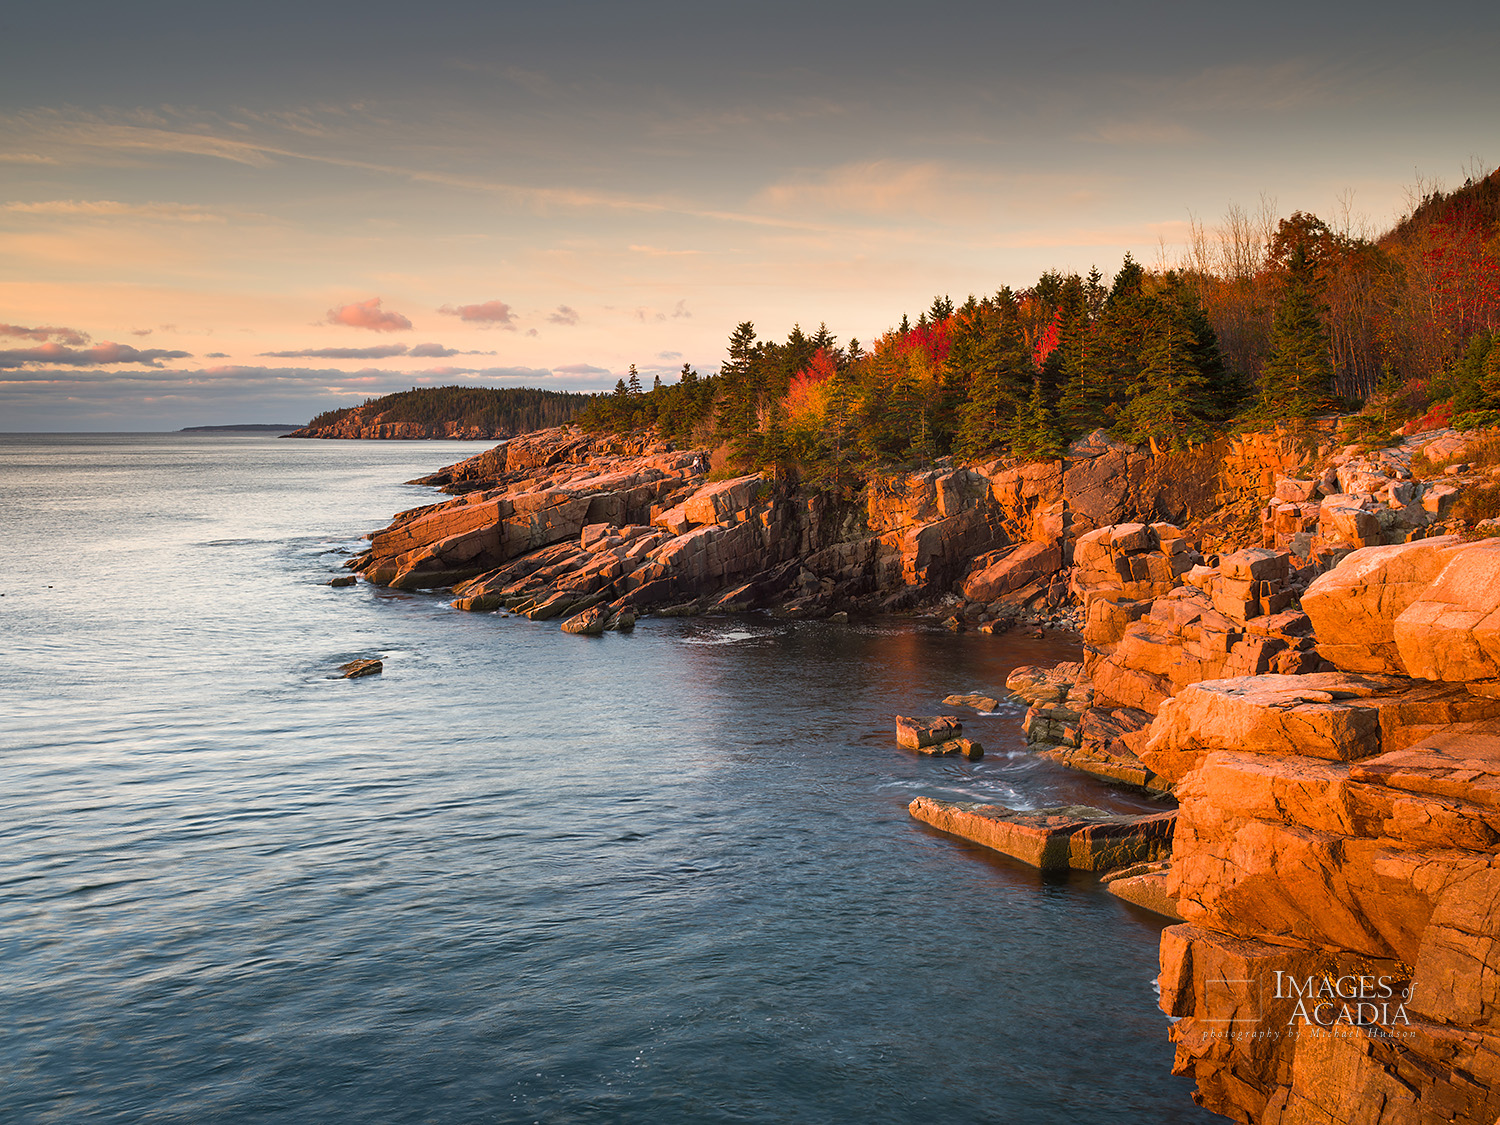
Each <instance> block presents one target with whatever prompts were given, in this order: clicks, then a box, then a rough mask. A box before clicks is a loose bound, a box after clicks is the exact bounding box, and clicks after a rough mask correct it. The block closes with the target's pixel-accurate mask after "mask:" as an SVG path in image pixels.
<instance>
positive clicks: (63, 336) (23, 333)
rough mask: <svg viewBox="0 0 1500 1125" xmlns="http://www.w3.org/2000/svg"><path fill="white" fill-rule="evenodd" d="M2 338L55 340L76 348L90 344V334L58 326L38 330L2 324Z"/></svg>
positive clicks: (0, 326) (42, 327)
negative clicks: (16, 337)
mask: <svg viewBox="0 0 1500 1125" xmlns="http://www.w3.org/2000/svg"><path fill="white" fill-rule="evenodd" d="M0 336H18V337H20V338H21V339H23V340H36V341H37V342H38V343H45V342H46V341H48V340H55V341H57V343H59V344H71V345H73V346H74V347H77V346H79V345H80V344H87V343H88V342H89V334H88V333H87V332H82V331H79V330H78V329H77V328H62V327H59V326H57V325H39V326H38V327H36V328H24V327H22V326H21V325H19V324H0Z"/></svg>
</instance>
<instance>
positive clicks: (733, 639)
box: [682, 629, 768, 645]
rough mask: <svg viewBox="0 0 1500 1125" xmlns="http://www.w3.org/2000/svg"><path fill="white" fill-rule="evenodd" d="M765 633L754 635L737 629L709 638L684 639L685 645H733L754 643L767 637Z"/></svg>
mask: <svg viewBox="0 0 1500 1125" xmlns="http://www.w3.org/2000/svg"><path fill="white" fill-rule="evenodd" d="M767 635H768V634H765V633H752V632H749V631H748V630H743V629H736V630H733V631H731V632H728V633H719V634H717V635H714V636H708V637H683V638H682V643H683V644H685V645H732V644H738V643H739V642H740V641H753V640H757V639H759V638H761V637H764V636H767Z"/></svg>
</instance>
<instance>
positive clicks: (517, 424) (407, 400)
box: [304, 386, 591, 434]
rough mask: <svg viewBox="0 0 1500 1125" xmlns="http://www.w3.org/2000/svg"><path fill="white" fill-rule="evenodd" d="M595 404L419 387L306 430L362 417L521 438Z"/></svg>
mask: <svg viewBox="0 0 1500 1125" xmlns="http://www.w3.org/2000/svg"><path fill="white" fill-rule="evenodd" d="M590 398H591V396H589V395H587V394H581V393H576V392H573V391H548V390H538V389H536V388H533V387H459V386H454V387H413V388H412V389H411V390H409V391H397V392H396V393H395V394H389V395H384V396H382V397H380V398H367V399H365V401H364V402H363V403H361V404H360V405H359V406H346V407H343V408H341V409H339V410H329V411H325V412H324V413H322V414H319V415H318V416H317V417H316V418H314V419H313V420H312V421H311V422H309V423H308V424H307V426H306V427H304V428H305V429H309V430H316V429H323V428H327V427H331V426H334V425H337V424H338V423H339V422H341V421H343V420H344V419H346V418H348V417H349V415H351V414H359V415H360V420H361V421H362V422H363V423H365V424H367V425H379V424H385V423H395V422H414V423H419V424H422V425H443V424H446V423H449V422H452V423H455V424H457V425H459V426H461V427H463V428H464V429H475V430H482V431H484V432H486V433H493V434H502V433H508V434H519V433H525V432H526V431H527V430H540V429H543V428H545V427H547V426H560V425H562V424H563V423H564V422H571V421H572V420H573V418H574V416H575V415H576V414H577V413H578V412H579V411H580V410H582V409H583V408H584V407H585V406H586V405H588V403H589V402H590Z"/></svg>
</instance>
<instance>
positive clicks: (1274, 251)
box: [580, 170, 1500, 484]
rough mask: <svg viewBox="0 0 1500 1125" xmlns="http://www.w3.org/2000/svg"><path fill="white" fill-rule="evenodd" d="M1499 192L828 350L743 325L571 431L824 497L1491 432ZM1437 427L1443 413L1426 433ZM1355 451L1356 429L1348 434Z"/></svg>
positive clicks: (1448, 197)
mask: <svg viewBox="0 0 1500 1125" xmlns="http://www.w3.org/2000/svg"><path fill="white" fill-rule="evenodd" d="M1497 326H1500V170H1497V171H1496V172H1492V173H1491V174H1489V175H1488V176H1486V177H1483V178H1480V179H1477V180H1471V181H1470V182H1468V183H1466V184H1465V185H1464V186H1463V187H1462V188H1460V189H1458V190H1457V191H1454V192H1452V193H1442V192H1435V191H1434V192H1430V193H1428V194H1427V195H1425V196H1424V197H1423V198H1421V199H1420V200H1419V201H1418V202H1417V203H1416V205H1415V206H1414V207H1413V209H1412V211H1411V213H1410V214H1409V215H1407V216H1406V217H1404V218H1403V219H1402V220H1401V222H1400V223H1398V224H1397V225H1396V226H1395V227H1394V228H1393V229H1392V230H1390V231H1388V232H1386V233H1385V234H1382V235H1380V236H1379V237H1376V238H1366V237H1361V236H1358V235H1355V234H1352V233H1349V232H1347V231H1346V232H1340V231H1336V230H1335V229H1333V228H1332V227H1330V225H1329V224H1328V223H1326V222H1325V221H1323V220H1322V219H1319V218H1318V217H1316V216H1313V215H1308V214H1305V213H1302V212H1297V213H1295V214H1293V215H1291V216H1289V217H1285V218H1282V219H1280V220H1276V219H1274V218H1272V217H1271V216H1270V215H1262V216H1260V217H1259V219H1252V218H1251V217H1249V216H1247V215H1246V214H1244V213H1243V212H1240V211H1236V210H1231V212H1230V214H1229V215H1228V216H1226V219H1225V221H1224V223H1223V224H1222V225H1221V226H1220V227H1219V228H1217V229H1215V230H1207V229H1205V228H1203V227H1201V226H1196V225H1195V228H1194V237H1193V239H1192V242H1191V244H1190V245H1189V247H1188V248H1187V251H1186V253H1185V255H1184V259H1183V260H1182V261H1180V262H1179V263H1177V265H1176V266H1175V267H1174V268H1169V269H1158V270H1147V269H1145V268H1143V267H1142V266H1141V265H1140V264H1139V263H1137V262H1135V261H1133V260H1132V259H1131V258H1130V257H1129V256H1127V257H1126V259H1125V261H1124V263H1123V264H1122V265H1121V267H1120V269H1119V271H1118V272H1117V273H1116V274H1115V276H1114V277H1113V278H1112V279H1110V280H1109V281H1108V283H1106V279H1105V278H1104V277H1103V276H1102V275H1101V274H1100V273H1099V272H1098V271H1097V270H1094V271H1092V272H1091V273H1090V274H1089V276H1087V277H1081V276H1079V275H1077V274H1071V275H1067V276H1064V275H1062V274H1059V273H1055V272H1051V273H1047V274H1044V275H1043V276H1042V277H1041V278H1039V279H1038V280H1037V282H1036V283H1035V284H1033V285H1031V286H1030V287H1028V288H1026V289H1022V290H1012V289H1009V288H1003V289H1001V290H1000V291H999V292H997V293H995V294H993V295H990V296H986V297H974V296H970V297H969V298H968V299H967V300H966V301H964V302H963V303H962V304H961V305H955V304H954V302H953V301H952V300H951V299H950V298H948V297H945V296H944V297H938V298H936V299H935V300H934V301H933V302H932V305H931V306H930V307H929V308H927V309H926V310H924V311H923V312H921V313H920V314H919V315H918V317H917V319H916V321H915V323H913V322H912V321H911V320H910V318H909V317H903V318H902V322H901V324H900V325H899V326H898V327H896V328H894V329H892V330H890V331H888V332H886V333H885V334H883V335H882V336H880V337H879V338H878V339H876V340H874V341H872V342H871V343H870V344H869V345H868V347H866V346H863V345H862V344H861V343H860V342H859V341H858V340H852V339H851V340H849V341H848V343H846V344H842V345H841V344H839V342H838V341H837V339H836V338H835V337H834V336H833V335H832V333H830V332H829V330H828V329H827V328H826V327H825V326H821V325H820V327H819V328H818V330H817V331H816V332H815V333H812V334H808V333H806V332H804V331H803V330H802V329H801V328H800V327H798V328H794V329H793V330H792V332H791V334H790V335H789V336H788V337H787V338H786V340H784V341H779V342H778V341H774V340H762V339H758V338H757V336H756V332H755V328H754V325H753V324H751V323H749V322H746V323H743V324H740V325H739V326H738V327H737V328H736V329H735V331H734V333H733V334H732V335H731V337H730V340H729V345H728V355H727V358H726V360H725V362H724V363H723V365H722V367H721V370H720V372H719V373H718V375H716V376H710V377H706V378H704V377H699V376H698V375H697V374H696V373H695V372H693V371H692V369H691V368H688V367H684V369H683V372H682V375H681V378H680V379H679V381H678V382H677V383H675V384H670V385H661V383H660V381H659V380H658V381H657V385H656V386H655V387H653V388H652V389H651V390H649V391H647V390H645V389H644V388H642V387H641V386H640V384H639V379H638V378H637V377H636V376H635V373H634V369H633V368H632V374H631V379H630V381H629V382H628V383H627V382H626V381H624V380H622V381H621V382H620V383H619V384H618V385H617V387H616V389H615V392H614V393H613V394H612V395H600V396H595V397H594V398H593V399H592V400H591V401H590V402H589V404H588V406H587V408H586V409H585V410H584V412H583V413H582V414H581V415H580V421H581V422H582V423H583V424H584V425H585V426H587V427H589V428H593V429H630V428H636V427H640V426H645V425H651V424H655V425H657V426H658V427H659V428H660V429H661V431H662V432H663V433H664V434H665V435H667V436H670V437H676V438H686V437H687V436H688V435H689V434H690V433H694V432H696V433H697V435H698V436H699V437H700V438H704V437H711V438H715V439H717V440H720V441H724V442H728V443H729V444H730V445H731V448H732V449H733V451H734V453H735V454H736V456H737V458H738V459H739V461H740V462H741V463H742V464H743V465H744V466H745V467H747V468H751V467H753V468H760V469H766V470H770V471H772V472H777V473H779V472H783V471H786V472H791V473H795V474H797V475H799V476H800V477H801V478H802V479H805V480H808V481H809V483H813V484H843V483H846V482H852V481H853V480H855V479H857V478H862V477H865V476H868V475H869V474H870V473H871V472H878V471H879V470H880V468H881V467H882V466H887V465H896V464H905V465H912V464H921V463H924V462H927V461H931V460H932V459H934V458H936V457H939V456H943V455H947V454H953V455H955V456H958V457H960V458H965V459H979V458H985V457H991V456H997V455H1002V454H1014V455H1017V456H1022V457H1029V458H1042V457H1049V456H1053V455H1055V454H1056V453H1057V452H1059V451H1060V450H1061V449H1062V448H1064V446H1065V445H1066V443H1068V442H1069V441H1071V440H1072V439H1074V438H1076V437H1077V436H1079V435H1081V434H1083V433H1086V432H1089V431H1091V430H1093V429H1095V428H1098V427H1104V428H1106V429H1108V430H1109V431H1110V432H1111V433H1113V434H1114V435H1116V436H1118V437H1120V438H1124V439H1126V440H1130V441H1135V442H1140V443H1153V444H1155V445H1156V446H1157V447H1159V448H1182V447H1184V446H1187V445H1190V444H1193V443H1197V442H1200V441H1202V440H1205V439H1207V438H1209V437H1212V436H1214V435H1215V434H1217V433H1220V432H1223V431H1224V430H1225V429H1228V428H1233V427H1235V426H1244V425H1260V424H1264V423H1267V422H1273V421H1294V420H1296V419H1301V418H1306V417H1309V416H1311V415H1313V414H1317V413H1321V412H1326V411H1328V410H1333V409H1337V410H1342V411H1350V410H1356V409H1359V408H1360V407H1361V406H1363V407H1364V410H1365V414H1366V420H1365V424H1364V425H1363V427H1362V430H1363V432H1364V433H1365V434H1367V435H1368V434H1376V433H1382V432H1384V431H1388V430H1389V429H1390V426H1391V425H1392V424H1399V423H1400V422H1401V421H1404V420H1405V419H1407V418H1410V417H1413V416H1415V415H1417V414H1421V413H1422V412H1423V411H1425V410H1427V409H1428V408H1429V407H1431V406H1432V405H1433V404H1434V403H1447V406H1445V407H1443V410H1451V411H1457V412H1458V414H1459V421H1460V422H1463V423H1467V424H1470V425H1474V424H1483V423H1486V422H1489V421H1494V420H1500V347H1496V346H1495V344H1494V341H1495V332H1496V328H1497ZM1439 413H1441V411H1440V412H1439ZM1355 428H1356V429H1361V427H1360V426H1358V425H1356V427H1355Z"/></svg>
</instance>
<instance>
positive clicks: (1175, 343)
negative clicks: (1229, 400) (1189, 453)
mask: <svg viewBox="0 0 1500 1125" xmlns="http://www.w3.org/2000/svg"><path fill="white" fill-rule="evenodd" d="M1155 321H1156V322H1155V330H1154V332H1153V333H1152V335H1151V337H1150V339H1149V340H1148V342H1147V345H1146V348H1145V350H1144V352H1143V354H1142V356H1141V381H1140V389H1139V391H1138V393H1137V394H1135V395H1134V396H1133V397H1132V398H1131V399H1130V400H1129V402H1127V403H1126V404H1125V409H1124V413H1123V417H1122V419H1121V427H1120V428H1121V430H1122V431H1123V432H1124V434H1125V436H1126V437H1128V438H1129V439H1130V440H1131V441H1137V442H1146V441H1150V442H1152V443H1154V444H1155V445H1156V446H1158V447H1161V448H1167V449H1181V448H1183V447H1184V446H1186V445H1188V444H1190V443H1193V442H1199V441H1202V440H1204V439H1205V438H1206V437H1208V436H1209V433H1210V432H1211V426H1210V422H1209V419H1210V417H1211V415H1212V414H1213V412H1214V402H1213V391H1212V388H1211V387H1210V385H1209V380H1208V378H1207V376H1205V375H1204V374H1203V372H1202V371H1201V370H1200V369H1199V366H1198V364H1199V356H1198V354H1197V353H1198V351H1199V341H1198V338H1197V336H1196V335H1195V334H1194V333H1193V331H1192V330H1191V328H1190V327H1189V321H1188V317H1187V315H1186V312H1185V311H1184V309H1183V308H1182V306H1181V305H1179V304H1178V303H1177V302H1175V301H1172V300H1164V301H1160V302H1159V303H1158V312H1157V317H1156V318H1155Z"/></svg>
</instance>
